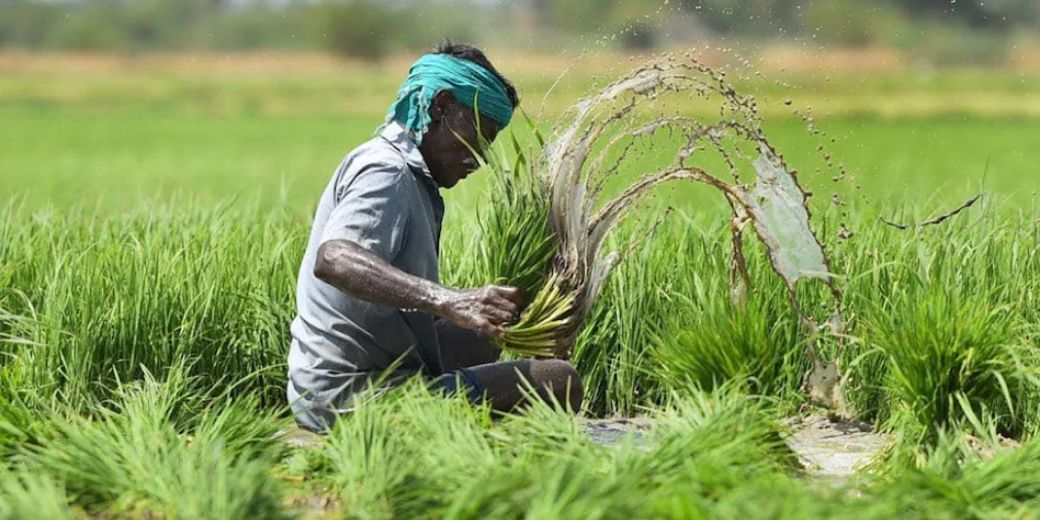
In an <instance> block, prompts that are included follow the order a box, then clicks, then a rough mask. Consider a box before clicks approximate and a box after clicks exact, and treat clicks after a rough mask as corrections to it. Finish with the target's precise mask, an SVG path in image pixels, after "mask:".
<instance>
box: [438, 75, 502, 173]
mask: <svg viewBox="0 0 1040 520" xmlns="http://www.w3.org/2000/svg"><path fill="white" fill-rule="evenodd" d="M430 116H431V119H432V120H431V122H430V129H429V131H427V132H426V135H424V136H423V141H422V145H420V146H419V150H420V151H421V152H422V154H423V159H425V160H426V165H427V166H429V168H430V173H431V174H432V175H433V179H434V180H435V181H437V184H438V185H439V186H440V187H442V188H451V187H453V186H455V185H456V184H458V182H459V181H460V180H462V179H465V178H466V177H468V176H469V175H470V174H471V173H473V172H474V171H476V170H477V168H479V167H480V161H478V160H477V158H476V157H475V156H474V155H473V152H472V150H476V151H478V152H480V153H483V151H484V150H483V148H484V146H486V145H488V144H490V143H491V142H492V141H494V140H495V137H497V136H498V132H499V131H500V130H501V129H502V128H501V127H500V126H499V125H498V123H496V122H494V121H492V120H491V119H488V118H487V117H485V116H481V117H480V123H479V126H480V132H481V133H482V136H481V135H480V134H478V132H477V126H478V124H477V121H476V118H475V116H476V114H475V113H474V112H473V110H472V109H470V108H469V107H467V106H465V105H463V104H462V103H459V102H458V101H456V100H455V98H454V96H452V95H451V93H450V92H447V91H441V92H439V93H437V95H436V96H435V97H434V99H433V103H432V104H431V106H430ZM481 137H483V139H481Z"/></svg>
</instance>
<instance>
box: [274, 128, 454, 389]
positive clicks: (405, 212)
mask: <svg viewBox="0 0 1040 520" xmlns="http://www.w3.org/2000/svg"><path fill="white" fill-rule="evenodd" d="M443 216H444V202H443V200H442V199H441V197H440V194H439V193H438V188H437V184H436V183H435V182H434V180H433V177H431V175H430V171H429V168H427V166H426V163H425V161H424V160H423V158H422V154H421V153H420V152H419V149H418V148H417V147H416V146H415V142H414V141H412V139H411V138H410V137H408V134H407V133H406V132H405V130H404V129H403V127H401V126H400V125H399V124H397V123H390V124H389V125H387V126H386V127H385V128H384V129H383V131H382V132H381V135H379V136H377V137H375V138H373V139H371V140H369V141H368V142H366V143H364V144H362V145H361V146H359V147H357V148H356V149H354V150H353V151H351V152H350V154H348V155H347V156H346V158H345V159H344V160H343V162H342V163H340V165H339V167H338V168H337V169H336V172H335V174H334V175H333V176H332V179H331V180H330V182H329V184H328V186H327V187H326V188H325V192H324V193H323V194H322V196H321V201H320V203H319V204H318V209H317V212H316V213H315V216H314V224H313V227H312V228H311V235H310V240H309V242H308V245H307V252H306V254H305V255H304V257H303V263H302V265H301V266H300V273H299V278H298V281H297V287H296V299H297V316H296V319H295V320H294V321H293V323H292V345H291V347H290V351H289V392H290V395H292V394H295V395H298V396H303V397H302V399H303V400H304V401H306V405H307V407H308V408H323V409H329V408H332V409H337V408H339V407H341V406H343V405H344V404H345V403H346V402H347V400H348V398H349V397H350V395H351V394H353V393H354V392H357V391H359V390H361V389H363V388H364V387H365V386H367V384H368V382H369V380H370V378H374V377H378V376H379V375H380V374H381V373H382V372H384V371H385V370H386V369H387V368H388V367H390V366H391V365H394V364H399V367H398V368H397V371H396V372H395V375H408V374H413V373H416V372H419V371H425V372H428V373H431V374H437V373H439V372H440V370H441V362H440V354H439V348H438V345H437V336H436V333H435V331H434V325H433V316H431V315H429V314H425V313H421V312H417V311H410V310H402V309H396V308H392V307H387V306H383V305H376V304H372V303H368V302H365V301H363V300H360V299H358V298H354V297H352V296H348V295H347V294H345V293H343V292H342V291H340V290H339V289H336V288H335V287H333V286H331V285H329V284H327V283H325V282H323V281H321V280H319V279H318V278H316V277H315V276H314V266H315V260H316V259H317V252H318V248H319V247H320V246H321V244H323V243H324V242H326V241H329V240H336V239H343V240H349V241H351V242H354V243H357V244H358V245H360V246H361V247H364V248H365V249H367V250H369V251H371V252H373V253H375V254H377V255H379V256H380V257H382V258H383V259H384V260H386V261H387V262H389V263H390V264H391V265H393V266H394V267H396V268H398V269H401V270H402V271H405V272H407V273H410V274H412V275H415V276H419V277H422V278H425V279H427V280H432V281H434V282H436V281H438V273H437V256H438V242H439V240H440V233H441V222H442V220H443Z"/></svg>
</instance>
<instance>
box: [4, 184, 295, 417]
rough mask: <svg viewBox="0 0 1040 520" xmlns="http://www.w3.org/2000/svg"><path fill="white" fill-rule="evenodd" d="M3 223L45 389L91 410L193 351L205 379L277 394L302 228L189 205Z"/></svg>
mask: <svg viewBox="0 0 1040 520" xmlns="http://www.w3.org/2000/svg"><path fill="white" fill-rule="evenodd" d="M2 224H3V222H0V225H2ZM11 225H12V226H13V229H12V231H11V235H10V238H11V240H12V241H13V242H15V244H16V247H12V248H10V249H8V250H6V252H5V253H4V254H5V255H7V256H6V257H5V258H2V259H0V264H3V265H5V266H9V267H8V268H9V270H10V272H11V273H13V274H12V275H11V276H12V281H11V283H12V284H13V286H14V287H13V288H14V289H17V290H18V291H19V292H20V294H21V295H24V298H23V297H21V296H18V297H16V295H14V294H13V293H7V298H6V300H7V302H8V303H9V304H10V305H13V306H17V307H21V310H23V311H24V312H22V314H24V315H31V316H33V318H34V319H33V320H32V327H31V328H29V329H26V332H27V333H28V334H27V336H25V338H24V339H25V340H26V341H30V342H31V343H33V344H34V345H35V346H33V347H31V348H22V349H20V354H19V356H22V357H26V358H29V357H31V358H32V359H31V360H25V362H24V363H25V365H26V367H27V373H26V377H27V378H29V379H31V380H32V384H33V385H35V386H36V387H37V388H39V389H41V392H42V393H44V394H47V395H50V394H59V395H61V396H62V398H63V400H64V401H66V402H69V403H72V404H74V405H76V406H82V407H84V409H86V408H89V407H90V406H92V403H94V402H95V401H97V400H104V399H106V398H108V397H109V396H108V395H107V394H106V393H107V392H108V391H109V389H111V388H115V387H117V386H118V383H119V382H128V381H132V380H134V379H139V378H141V377H143V374H144V372H145V371H148V372H151V373H153V374H156V375H157V376H159V377H162V376H163V374H164V373H165V371H166V370H167V369H168V368H169V367H170V366H172V365H174V364H176V363H177V362H179V361H181V360H184V359H191V360H193V364H192V373H193V375H195V376H198V377H201V378H203V379H205V380H206V382H207V383H208V384H209V385H210V386H214V385H221V384H224V385H226V384H231V383H232V382H237V381H241V380H246V379H247V380H248V382H247V383H246V384H247V385H248V386H249V387H250V388H243V389H242V390H247V389H252V390H255V391H256V392H259V394H260V395H261V396H262V399H263V400H264V401H265V402H267V403H279V404H280V403H282V401H283V400H284V368H283V367H284V363H285V359H284V358H285V356H284V351H285V344H286V341H287V340H286V338H287V337H288V327H289V323H291V321H292V316H293V315H294V312H295V309H294V306H293V282H294V274H293V273H295V272H296V270H297V268H298V261H299V255H300V254H301V251H302V249H303V246H302V240H303V237H304V236H305V231H306V228H305V225H304V224H303V223H302V222H297V221H294V220H292V219H291V218H289V217H288V216H287V215H285V214H282V213H279V212H274V213H271V214H267V215H262V214H260V213H259V211H256V210H255V209H254V210H248V209H236V210H233V209H230V208H227V207H225V208H216V209H202V208H199V207H197V206H192V205H191V204H187V205H166V206H160V207H159V208H153V209H152V210H149V211H147V212H145V211H136V212H131V213H130V214H128V215H126V216H120V217H114V218H105V219H101V218H99V217H97V216H95V215H91V214H89V213H86V212H84V211H80V212H72V213H69V214H67V215H52V214H49V213H46V212H43V213H41V214H39V215H36V214H33V215H21V214H17V215H15V216H14V217H12V223H11ZM3 294H4V293H3V292H2V291H0V295H3ZM0 298H3V296H0ZM12 310H13V311H15V312H18V311H19V310H20V309H17V308H16V309H12ZM30 313H31V314H30ZM256 374H259V375H260V376H261V377H253V376H254V375H256Z"/></svg>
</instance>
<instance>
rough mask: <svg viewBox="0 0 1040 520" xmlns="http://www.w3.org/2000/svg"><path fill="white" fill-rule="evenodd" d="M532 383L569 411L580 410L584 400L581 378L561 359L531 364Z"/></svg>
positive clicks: (571, 366) (538, 361)
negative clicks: (548, 393) (546, 390)
mask: <svg viewBox="0 0 1040 520" xmlns="http://www.w3.org/2000/svg"><path fill="white" fill-rule="evenodd" d="M531 376H532V379H534V381H535V382H536V383H537V384H538V385H539V386H542V387H545V388H546V389H548V390H549V391H551V392H552V395H553V398H554V399H555V400H556V401H557V402H559V403H560V404H563V405H566V406H569V407H570V409H571V410H574V411H577V410H580V409H581V402H582V400H583V399H584V398H585V393H584V388H583V387H582V384H581V376H579V375H578V371H577V370H575V369H574V366H573V365H571V364H570V363H568V362H566V361H563V360H562V359H542V360H535V361H532V362H531Z"/></svg>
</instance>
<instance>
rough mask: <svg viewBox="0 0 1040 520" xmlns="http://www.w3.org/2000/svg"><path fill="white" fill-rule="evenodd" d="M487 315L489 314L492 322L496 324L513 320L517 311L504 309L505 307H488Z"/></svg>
mask: <svg viewBox="0 0 1040 520" xmlns="http://www.w3.org/2000/svg"><path fill="white" fill-rule="evenodd" d="M487 315H488V318H489V319H490V321H491V322H492V323H494V324H495V325H502V324H504V323H507V322H509V321H512V320H513V316H515V315H516V313H515V312H509V311H506V310H503V309H499V308H494V307H491V308H488V310H487Z"/></svg>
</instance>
